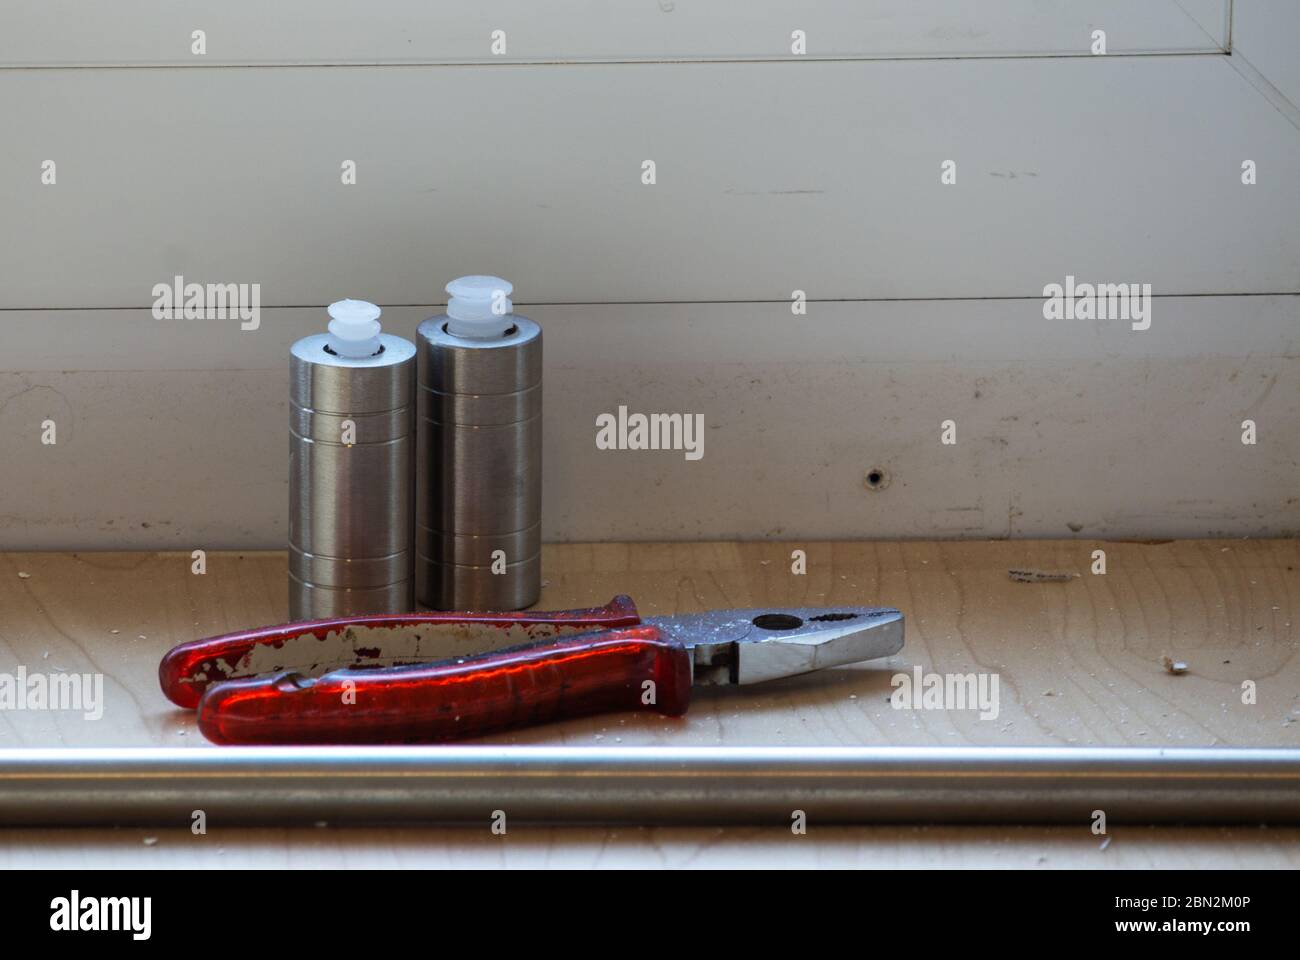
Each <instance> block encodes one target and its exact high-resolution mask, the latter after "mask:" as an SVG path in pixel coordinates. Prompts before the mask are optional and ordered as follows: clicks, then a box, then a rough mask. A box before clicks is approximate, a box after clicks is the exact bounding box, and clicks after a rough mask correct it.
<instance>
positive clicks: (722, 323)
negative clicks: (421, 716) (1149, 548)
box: [0, 296, 1300, 549]
mask: <svg viewBox="0 0 1300 960" xmlns="http://www.w3.org/2000/svg"><path fill="white" fill-rule="evenodd" d="M519 310H520V312H521V313H526V314H528V315H530V316H533V317H535V318H536V319H537V320H539V321H540V322H541V323H542V324H543V326H544V328H545V331H546V381H545V389H546V412H545V430H546V459H545V511H544V523H545V536H546V538H547V539H548V540H610V539H614V540H619V539H694V538H712V537H746V538H754V537H774V538H782V539H799V538H805V537H806V538H830V537H837V538H844V537H919V538H930V537H1002V536H1047V537H1058V536H1072V535H1077V536H1079V537H1082V538H1091V537H1177V536H1252V535H1270V536H1292V535H1297V534H1300V433H1298V432H1297V431H1296V429H1295V427H1296V424H1297V423H1298V422H1300V297H1295V296H1289V297H1197V298H1162V299H1159V300H1157V301H1156V302H1155V304H1154V307H1153V313H1152V326H1151V329H1150V330H1149V331H1146V332H1134V331H1132V330H1131V329H1129V327H1128V325H1127V324H1124V323H1110V322H1097V321H1076V322H1068V321H1046V320H1044V319H1043V316H1042V305H1041V302H1040V301H1038V300H1011V301H943V302H929V303H917V302H913V303H813V304H811V305H810V307H809V315H808V316H807V317H803V318H795V317H792V316H791V314H790V311H789V309H788V307H786V306H785V305H783V304H678V305H624V306H601V305H586V306H563V305H559V306H541V305H535V306H527V307H526V306H524V305H520V307H519ZM433 312H436V308H435V307H432V306H430V307H395V308H389V309H387V310H386V311H385V321H386V324H387V326H388V328H389V329H390V330H393V331H395V332H399V333H405V334H407V335H410V334H411V333H413V332H414V328H415V325H416V324H417V323H418V322H419V320H420V319H422V318H423V317H424V316H426V315H427V314H429V313H433ZM322 320H323V313H322V311H321V310H319V309H310V310H308V309H286V310H268V311H266V312H265V314H264V316H263V325H262V327H261V329H260V330H258V331H256V332H240V331H238V330H237V329H235V327H234V325H233V324H231V323H229V322H224V321H222V322H213V321H205V322H193V321H190V322H184V321H181V322H161V321H155V320H153V319H152V318H151V317H150V316H149V314H148V312H147V311H135V312H123V313H121V314H112V315H111V319H109V318H108V317H106V315H105V313H104V312H103V311H88V312H73V313H60V312H52V311H38V312H31V313H22V312H18V313H8V314H5V315H4V316H3V317H2V318H0V324H3V334H4V336H3V340H4V342H5V344H6V350H5V351H4V353H3V355H0V369H2V370H3V372H0V437H3V438H4V456H3V457H0V549H22V548H38V549H45V548H57V549H68V548H76V549H88V548H89V549H93V548H99V549H108V548H126V547H149V548H156V547H171V548H185V549H193V548H194V547H199V546H202V547H237V548H245V547H247V548H252V547H274V546H281V545H282V544H283V540H284V535H285V527H284V523H285V520H284V517H285V504H286V502H287V495H288V494H287V486H286V464H287V449H286V439H285V437H286V433H285V431H286V423H287V416H288V414H287V411H286V405H285V397H286V394H287V389H288V388H287V361H286V360H285V357H286V356H287V347H288V344H289V343H290V342H291V341H292V340H293V339H296V338H297V337H298V336H301V335H304V334H306V333H308V332H313V331H314V330H315V329H316V328H317V327H318V326H319V324H320V323H321V321H322ZM620 404H625V405H627V406H628V407H629V409H630V410H631V411H633V412H642V413H652V412H681V413H699V414H702V415H703V416H704V419H705V427H706V430H705V436H706V439H705V446H704V456H703V458H702V459H700V460H698V461H693V462H692V461H687V460H686V459H685V458H684V456H683V454H682V453H681V452H677V451H601V450H598V449H596V446H595V432H596V431H595V418H596V416H597V415H598V414H599V413H602V412H613V411H616V410H617V407H618V405H620ZM1247 418H1250V419H1253V420H1255V421H1256V423H1257V428H1258V439H1259V442H1258V443H1257V444H1256V445H1254V446H1244V445H1243V444H1242V443H1241V439H1240V438H1241V422H1242V420H1244V419H1247ZM45 419H53V420H55V421H56V423H57V424H58V430H59V434H58V437H59V442H58V443H57V444H56V445H54V446H52V447H51V446H42V445H41V444H40V425H41V423H42V421H43V420H45ZM946 419H953V420H955V421H956V423H957V441H958V442H957V444H956V445H955V446H944V445H942V444H941V443H940V423H941V421H943V420H946ZM872 468H881V469H882V470H884V471H885V472H886V473H887V475H888V477H889V484H888V486H887V487H886V488H885V489H882V490H870V489H868V488H867V487H866V486H865V485H864V475H865V474H866V473H867V472H868V471H869V470H871V469H872Z"/></svg>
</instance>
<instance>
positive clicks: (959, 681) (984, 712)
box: [889, 666, 1001, 720]
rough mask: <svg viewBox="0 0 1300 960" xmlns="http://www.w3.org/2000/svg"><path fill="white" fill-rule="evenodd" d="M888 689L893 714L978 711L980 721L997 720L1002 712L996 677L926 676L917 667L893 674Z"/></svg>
mask: <svg viewBox="0 0 1300 960" xmlns="http://www.w3.org/2000/svg"><path fill="white" fill-rule="evenodd" d="M889 685H890V686H891V687H893V688H894V692H893V693H892V694H891V695H890V697H889V705H890V706H892V707H893V708H894V709H895V710H978V711H979V712H980V719H981V720H996V719H997V717H998V713H999V711H1000V710H1001V707H1000V706H999V703H998V675H997V674H996V673H925V672H924V671H923V670H922V669H921V668H920V667H919V666H916V667H913V668H912V672H911V673H910V674H908V673H896V674H894V675H893V676H892V677H891V678H890V680H889Z"/></svg>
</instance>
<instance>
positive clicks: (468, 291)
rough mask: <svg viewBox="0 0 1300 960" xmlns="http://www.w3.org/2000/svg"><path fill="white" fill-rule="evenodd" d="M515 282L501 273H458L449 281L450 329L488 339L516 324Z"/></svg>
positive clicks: (448, 307) (464, 334)
mask: <svg viewBox="0 0 1300 960" xmlns="http://www.w3.org/2000/svg"><path fill="white" fill-rule="evenodd" d="M514 289H515V288H514V285H513V284H510V283H507V282H506V281H505V280H502V279H501V278H500V277H481V276H473V277H459V278H457V279H455V280H453V281H452V282H451V283H449V284H447V286H446V290H447V293H448V294H449V295H450V297H451V299H450V300H448V301H447V332H448V333H450V334H451V335H452V336H454V337H467V338H469V339H471V340H487V339H491V338H494V337H500V336H504V335H505V333H506V332H507V331H508V330H509V329H510V328H511V327H513V326H514V324H515V322H514V320H513V319H512V314H513V313H514V310H515V305H514V303H513V301H511V299H510V294H511V293H513V292H514Z"/></svg>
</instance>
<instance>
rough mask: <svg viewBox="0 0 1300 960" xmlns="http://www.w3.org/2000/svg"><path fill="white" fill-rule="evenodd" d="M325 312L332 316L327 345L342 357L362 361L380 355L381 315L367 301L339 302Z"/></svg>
mask: <svg viewBox="0 0 1300 960" xmlns="http://www.w3.org/2000/svg"><path fill="white" fill-rule="evenodd" d="M326 311H327V312H328V313H329V315H330V324H329V331H330V332H329V341H328V344H327V345H328V346H329V348H330V349H331V350H333V351H334V352H335V353H336V354H338V355H339V356H340V357H347V358H349V359H351V360H359V359H361V358H362V357H372V356H374V355H375V354H376V353H378V352H379V348H380V343H379V331H380V330H382V329H383V327H382V326H381V325H380V323H379V314H380V313H381V312H382V311H381V310H380V309H379V308H378V307H377V306H375V305H374V304H373V303H368V302H367V301H365V300H339V301H337V302H335V303H331V304H330V305H329V307H327V308H326Z"/></svg>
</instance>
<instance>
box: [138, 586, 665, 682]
mask: <svg viewBox="0 0 1300 960" xmlns="http://www.w3.org/2000/svg"><path fill="white" fill-rule="evenodd" d="M640 622H641V618H640V617H639V616H638V615H637V612H636V604H634V603H633V602H632V598H631V597H627V596H623V595H621V594H620V595H619V596H617V597H615V598H614V599H613V600H611V601H610V602H609V603H607V604H605V606H603V607H590V608H585V609H581V610H551V611H524V612H522V613H409V614H375V615H372V616H362V617H344V618H340V619H337V620H313V621H310V622H304V623H286V624H282V625H280V626H275V627H259V628H258V629H256V630H244V631H241V632H239V633H227V634H224V635H222V636H219V637H208V638H207V639H204V640H194V641H191V642H189V643H182V644H180V645H179V646H176V647H173V648H172V649H171V650H170V651H169V652H168V653H167V654H166V656H164V657H163V659H162V663H160V664H159V665H158V681H159V683H160V684H161V685H162V690H163V693H164V694H165V695H166V697H167V699H168V700H170V701H171V702H172V703H174V704H176V705H177V706H181V707H194V706H197V705H198V702H199V699H200V698H201V697H202V696H203V692H204V691H205V690H206V689H207V688H208V686H209V685H210V684H214V683H220V682H222V681H225V680H237V679H240V678H243V677H252V676H257V675H258V674H267V673H280V672H283V671H285V670H294V671H299V672H304V673H311V674H316V675H319V674H321V673H325V672H327V671H329V670H336V669H343V668H364V667H372V668H373V667H392V666H401V665H404V664H416V663H423V662H428V661H431V660H441V659H443V658H445V657H447V656H450V655H452V654H451V653H450V652H448V651H446V650H443V651H440V652H435V653H433V654H432V655H430V654H429V653H428V652H422V651H427V650H428V649H429V648H434V649H436V648H437V647H438V646H439V645H440V644H451V643H454V645H457V646H458V647H459V648H460V649H459V650H458V651H457V653H463V654H466V655H468V654H477V653H480V652H482V651H485V650H494V649H499V648H501V647H506V646H514V645H516V644H518V643H519V642H521V641H524V642H528V641H540V640H542V639H544V638H549V637H558V636H563V635H565V634H574V633H586V632H588V631H591V630H600V629H607V628H614V627H630V626H635V625H636V624H638V623H640Z"/></svg>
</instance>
